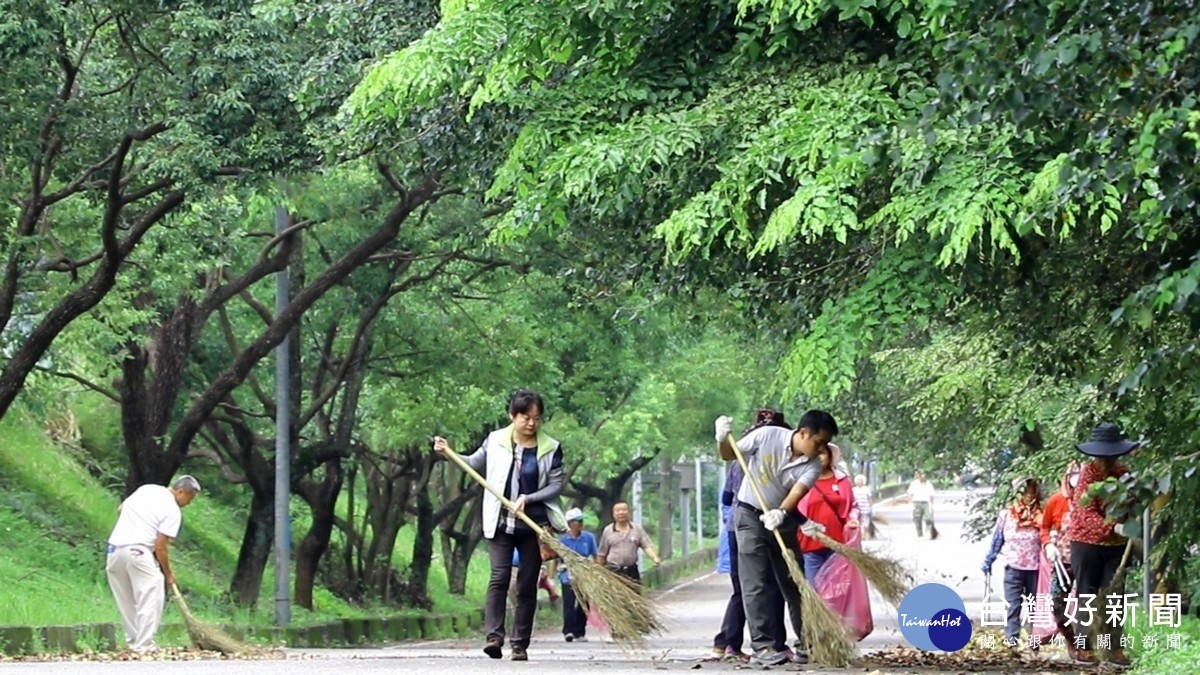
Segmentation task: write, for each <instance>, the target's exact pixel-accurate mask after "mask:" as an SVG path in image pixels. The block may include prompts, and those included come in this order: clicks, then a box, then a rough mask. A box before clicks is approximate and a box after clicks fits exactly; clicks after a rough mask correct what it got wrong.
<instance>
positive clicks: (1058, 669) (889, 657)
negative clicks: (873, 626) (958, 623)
mask: <svg viewBox="0 0 1200 675" xmlns="http://www.w3.org/2000/svg"><path fill="white" fill-rule="evenodd" d="M860 663H861V665H863V666H866V667H869V668H878V667H902V668H921V669H925V670H944V671H952V672H978V671H999V672H1013V671H1017V670H1020V671H1025V672H1041V673H1047V674H1049V673H1064V672H1074V673H1077V672H1079V671H1080V666H1079V665H1078V664H1075V663H1072V662H1070V661H1067V660H1066V659H1054V658H1050V657H1048V656H1038V655H1035V654H1032V653H1030V652H1028V651H1017V650H1012V649H985V648H979V647H975V646H974V645H971V646H968V647H967V648H966V649H962V650H960V651H957V652H953V653H949V654H947V653H943V652H926V651H922V650H920V649H914V648H912V647H892V648H890V649H884V650H881V651H878V652H875V653H873V654H871V655H869V656H867V657H865V658H863V659H862V660H861V661H860Z"/></svg>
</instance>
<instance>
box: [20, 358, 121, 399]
mask: <svg viewBox="0 0 1200 675" xmlns="http://www.w3.org/2000/svg"><path fill="white" fill-rule="evenodd" d="M36 369H37V370H38V371H39V372H42V373H46V374H47V375H53V376H54V377H61V378H63V379H65V380H71V381H73V382H78V383H79V384H82V385H83V386H84V387H87V388H88V389H91V390H92V391H94V392H96V393H97V394H101V395H103V396H105V397H107V398H109V399H110V400H112V401H116V402H117V403H120V402H121V395H120V394H118V393H117V392H115V391H113V390H112V389H109V388H107V387H104V386H101V385H99V384H96V383H95V382H92V381H91V380H89V379H87V378H85V377H83V376H82V375H76V374H75V373H68V372H64V371H61V370H54V369H52V368H43V367H42V366H37V368H36Z"/></svg>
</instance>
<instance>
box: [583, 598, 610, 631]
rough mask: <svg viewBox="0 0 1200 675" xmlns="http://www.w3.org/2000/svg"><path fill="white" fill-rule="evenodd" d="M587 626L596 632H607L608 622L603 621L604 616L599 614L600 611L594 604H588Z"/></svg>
mask: <svg viewBox="0 0 1200 675" xmlns="http://www.w3.org/2000/svg"><path fill="white" fill-rule="evenodd" d="M587 625H588V627H590V628H595V629H596V630H598V631H603V632H605V633H607V632H608V622H607V621H605V620H604V615H603V614H601V613H600V609H599V608H598V607H596V605H595V603H588V612H587Z"/></svg>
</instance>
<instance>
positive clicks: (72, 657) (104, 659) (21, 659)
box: [0, 647, 288, 663]
mask: <svg viewBox="0 0 1200 675" xmlns="http://www.w3.org/2000/svg"><path fill="white" fill-rule="evenodd" d="M287 657H288V656H287V653H286V652H284V651H283V650H282V649H263V650H262V651H258V652H255V653H253V654H248V655H243V656H230V655H227V654H222V653H220V652H208V651H200V650H196V649H178V648H173V647H170V648H167V649H160V650H159V651H157V652H154V653H151V654H137V653H135V652H129V651H125V652H88V653H83V654H32V655H27V656H6V655H5V654H0V663H61V662H67V661H98V662H101V663H117V662H121V661H270V660H278V659H286V658H287Z"/></svg>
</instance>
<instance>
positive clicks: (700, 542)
mask: <svg viewBox="0 0 1200 675" xmlns="http://www.w3.org/2000/svg"><path fill="white" fill-rule="evenodd" d="M703 547H704V465H703V464H701V463H700V456H699V455H697V456H696V548H697V549H700V548H703Z"/></svg>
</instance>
